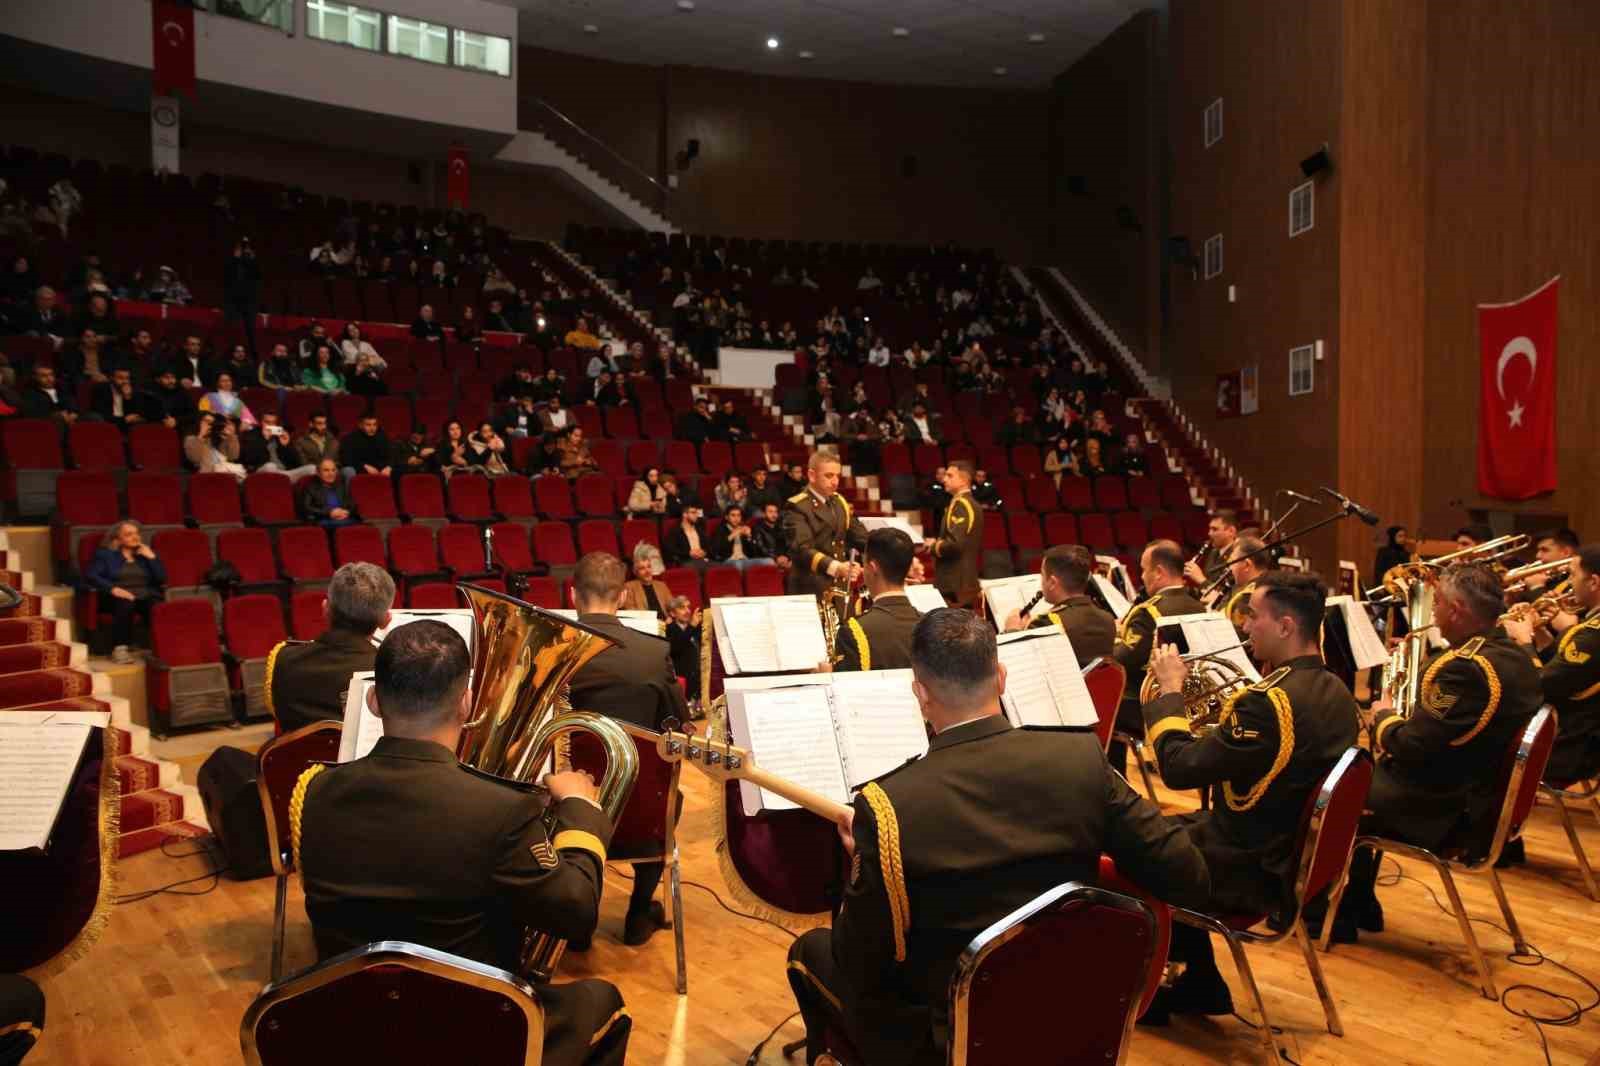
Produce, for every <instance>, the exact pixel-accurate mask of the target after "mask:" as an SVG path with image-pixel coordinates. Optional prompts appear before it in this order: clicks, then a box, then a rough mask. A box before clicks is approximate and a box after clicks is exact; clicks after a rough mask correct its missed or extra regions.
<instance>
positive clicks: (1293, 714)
mask: <svg viewBox="0 0 1600 1066" xmlns="http://www.w3.org/2000/svg"><path fill="white" fill-rule="evenodd" d="M1327 591H1328V590H1327V588H1326V587H1325V586H1324V585H1323V583H1322V580H1321V579H1320V578H1318V577H1317V576H1316V575H1314V574H1291V573H1271V574H1264V575H1262V576H1261V577H1260V578H1259V579H1257V580H1256V582H1255V585H1254V588H1252V589H1251V591H1250V605H1251V610H1250V614H1249V617H1248V618H1247V620H1246V625H1247V626H1248V629H1249V633H1248V635H1249V637H1250V640H1251V643H1252V645H1253V646H1254V647H1255V649H1256V651H1257V654H1258V655H1259V656H1260V657H1261V661H1262V663H1263V670H1264V671H1266V670H1268V669H1270V672H1267V673H1266V674H1265V676H1264V677H1263V678H1262V679H1261V680H1260V682H1258V683H1256V684H1254V685H1251V686H1250V687H1249V688H1248V689H1245V690H1244V691H1242V692H1240V693H1239V694H1238V695H1237V696H1235V697H1233V698H1231V699H1229V700H1228V701H1227V704H1226V706H1225V708H1224V710H1223V713H1222V718H1221V720H1220V721H1219V722H1218V723H1217V727H1216V728H1215V729H1213V730H1210V731H1206V732H1202V733H1200V734H1196V733H1194V732H1191V730H1190V727H1189V721H1188V718H1187V716H1186V715H1185V713H1184V706H1183V681H1184V677H1185V675H1186V674H1187V672H1188V668H1187V666H1186V665H1185V664H1184V662H1183V660H1182V659H1181V658H1180V657H1179V655H1178V650H1177V648H1175V647H1173V646H1171V645H1163V646H1161V647H1160V648H1158V649H1156V651H1155V652H1154V653H1153V655H1152V656H1151V660H1150V670H1151V672H1152V673H1153V674H1154V675H1155V677H1156V680H1157V681H1158V682H1159V683H1160V685H1161V695H1160V696H1158V697H1157V698H1156V699H1155V700H1153V701H1152V702H1150V703H1148V704H1146V705H1145V706H1144V711H1143V713H1144V721H1145V731H1146V736H1147V737H1148V738H1149V744H1150V747H1151V748H1152V749H1154V751H1155V755H1156V761H1157V762H1158V763H1159V764H1160V766H1161V779H1162V780H1163V781H1164V782H1166V784H1167V785H1168V786H1170V787H1172V788H1203V789H1210V790H1211V792H1212V799H1211V809H1210V810H1203V811H1196V812H1194V813H1193V814H1188V815H1184V816H1182V817H1181V818H1180V819H1179V821H1181V822H1182V823H1183V824H1184V825H1186V826H1187V827H1188V830H1189V837H1190V839H1191V840H1193V841H1194V842H1195V845H1196V846H1197V847H1198V848H1199V849H1200V851H1201V853H1202V854H1203V855H1205V858H1206V867H1207V869H1209V870H1210V871H1211V898H1210V899H1209V900H1208V901H1207V902H1206V905H1205V906H1204V907H1203V908H1202V909H1203V910H1205V911H1208V912H1210V913H1233V914H1269V915H1270V914H1280V915H1283V916H1284V917H1285V918H1287V913H1286V912H1287V911H1288V909H1289V907H1290V905H1291V902H1292V899H1293V890H1294V877H1295V874H1296V864H1295V858H1296V854H1295V853H1296V848H1297V846H1298V833H1299V828H1300V817H1301V814H1302V812H1303V811H1304V810H1305V807H1306V800H1307V797H1308V796H1309V795H1310V794H1311V793H1312V792H1313V791H1314V790H1315V789H1316V788H1317V787H1318V786H1319V785H1320V784H1321V782H1322V779H1323V778H1324V777H1325V776H1327V773H1328V771H1329V770H1331V769H1332V768H1333V766H1334V764H1335V763H1336V762H1338V760H1339V757H1340V756H1341V755H1343V754H1344V752H1345V751H1346V750H1347V749H1348V748H1350V747H1351V746H1352V745H1354V744H1355V743H1356V737H1357V732H1358V729H1359V725H1360V718H1359V712H1358V711H1357V709H1356V702H1355V699H1354V698H1353V697H1352V696H1351V695H1350V691H1349V690H1348V689H1346V688H1345V687H1344V685H1343V684H1341V683H1340V681H1339V679H1338V678H1336V677H1334V676H1333V675H1332V674H1330V673H1328V671H1327V670H1325V669H1323V665H1322V656H1321V654H1320V653H1319V651H1318V648H1317V639H1318V635H1319V634H1320V633H1321V630H1322V612H1323V606H1324V603H1325V602H1326V599H1327ZM1172 958H1173V959H1174V960H1175V961H1180V962H1185V963H1187V964H1188V966H1187V968H1186V969H1185V971H1184V974H1183V976H1182V977H1180V978H1179V979H1178V981H1177V982H1176V983H1175V984H1173V986H1172V987H1171V988H1166V989H1162V990H1161V991H1160V992H1159V993H1157V995H1156V999H1155V1002H1154V1003H1152V1004H1151V1005H1150V1010H1149V1011H1148V1012H1146V1014H1145V1017H1144V1022H1145V1024H1161V1023H1162V1022H1163V1021H1164V1020H1165V1018H1166V1016H1167V1015H1168V1014H1169V1013H1180V1014H1184V1013H1198V1014H1230V1013H1232V1011H1233V998H1232V996H1231V995H1230V994H1229V992H1228V986H1227V983H1226V982H1224V981H1223V979H1222V975H1221V974H1220V973H1219V972H1218V970H1217V964H1216V960H1215V958H1214V957H1213V956H1212V952H1211V938H1210V936H1209V935H1208V934H1206V933H1205V932H1204V931H1203V930H1197V929H1193V928H1191V927H1189V926H1186V925H1182V924H1181V923H1174V924H1173V927H1172Z"/></svg>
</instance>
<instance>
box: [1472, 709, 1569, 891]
mask: <svg viewBox="0 0 1600 1066" xmlns="http://www.w3.org/2000/svg"><path fill="white" fill-rule="evenodd" d="M1555 742H1556V712H1555V710H1554V708H1551V707H1548V706H1546V707H1541V708H1539V710H1538V712H1537V713H1535V714H1534V716H1533V717H1532V718H1530V719H1529V720H1528V724H1527V726H1525V727H1524V728H1523V730H1522V732H1521V733H1519V734H1517V736H1516V737H1515V738H1514V739H1513V740H1512V741H1511V746H1510V748H1508V749H1507V751H1506V758H1505V762H1504V763H1502V764H1501V767H1500V780H1499V789H1498V795H1499V796H1500V797H1501V799H1500V802H1499V803H1497V804H1496V805H1495V809H1494V812H1493V814H1494V819H1495V820H1494V821H1493V822H1489V821H1487V820H1486V821H1485V822H1484V823H1483V825H1481V826H1477V827H1475V830H1476V831H1475V832H1474V834H1473V838H1472V839H1471V840H1470V841H1469V842H1468V846H1467V849H1466V850H1467V856H1466V857H1467V860H1468V861H1469V862H1471V863H1473V864H1476V863H1478V862H1494V861H1495V860H1497V859H1499V857H1500V848H1501V847H1502V846H1503V845H1504V844H1505V842H1506V841H1508V840H1510V839H1512V838H1513V837H1515V836H1516V835H1517V834H1518V833H1520V832H1521V831H1522V825H1523V823H1524V822H1526V821H1527V820H1528V812H1529V811H1531V810H1533V801H1534V798H1535V797H1536V796H1538V794H1539V782H1540V781H1542V780H1544V768H1545V766H1546V764H1548V763H1549V761H1550V750H1551V748H1552V747H1554V745H1555Z"/></svg>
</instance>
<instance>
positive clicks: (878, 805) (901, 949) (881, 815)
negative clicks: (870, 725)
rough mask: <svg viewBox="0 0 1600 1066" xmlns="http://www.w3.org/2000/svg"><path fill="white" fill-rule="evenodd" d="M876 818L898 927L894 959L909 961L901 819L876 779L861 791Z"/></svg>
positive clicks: (885, 879) (893, 917)
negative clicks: (901, 856)
mask: <svg viewBox="0 0 1600 1066" xmlns="http://www.w3.org/2000/svg"><path fill="white" fill-rule="evenodd" d="M861 798H862V799H864V800H866V801H867V806H868V807H869V808H870V809H871V810H872V817H873V819H874V820H875V821H876V822H877V823H878V862H879V864H880V865H881V866H882V873H883V891H884V895H885V896H887V897H888V898H889V920H890V923H891V925H892V926H893V928H894V961H895V962H905V961H906V934H907V933H909V932H910V931H911V897H910V895H909V894H908V893H907V891H906V869H905V863H904V862H903V861H902V860H901V858H900V819H899V818H898V817H897V816H896V815H895V813H894V804H892V803H890V802H889V795H888V793H886V792H884V791H883V789H882V788H881V787H880V786H879V785H878V784H877V782H873V783H871V784H868V785H866V786H865V787H864V788H862V790H861Z"/></svg>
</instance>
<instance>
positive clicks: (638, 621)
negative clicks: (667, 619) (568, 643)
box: [550, 607, 661, 637]
mask: <svg viewBox="0 0 1600 1066" xmlns="http://www.w3.org/2000/svg"><path fill="white" fill-rule="evenodd" d="M550 613H551V614H559V615H560V616H561V617H562V618H565V619H567V620H569V621H573V622H576V621H577V620H578V612H577V611H575V610H573V609H572V608H571V607H563V608H561V609H559V610H555V611H551V612H550ZM617 621H619V622H621V623H622V624H623V625H624V626H626V627H627V628H629V629H631V630H633V631H634V632H635V633H646V634H648V635H650V636H652V637H659V636H660V635H661V619H660V618H658V617H656V613H655V612H654V611H618V612H617Z"/></svg>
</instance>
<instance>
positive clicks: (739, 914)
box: [606, 863, 800, 940]
mask: <svg viewBox="0 0 1600 1066" xmlns="http://www.w3.org/2000/svg"><path fill="white" fill-rule="evenodd" d="M606 869H607V870H609V871H610V872H611V873H614V874H616V875H617V876H618V877H621V878H622V879H624V880H626V881H632V880H633V875H632V874H626V873H623V872H622V871H621V870H619V869H617V868H616V867H615V866H613V865H611V864H610V863H607V864H606ZM679 883H680V884H683V885H687V886H689V887H690V888H698V889H699V890H700V891H702V892H709V893H711V898H712V899H714V900H716V901H717V906H719V907H721V908H722V909H723V910H725V911H727V912H728V913H729V914H731V915H733V916H734V917H735V918H744V919H745V920H747V921H752V922H764V923H765V924H767V925H770V926H772V928H774V929H777V930H779V931H781V932H784V933H787V934H789V937H790V938H791V939H793V940H799V939H800V934H799V933H797V932H795V931H794V930H793V929H790V928H789V927H788V926H786V925H781V924H779V923H778V922H775V921H773V920H772V919H771V918H764V917H762V916H761V915H759V914H751V913H749V912H748V911H740V910H734V909H733V908H732V907H730V906H728V904H727V903H726V902H725V901H724V900H723V898H722V897H721V896H720V895H718V894H717V890H716V889H714V888H712V887H711V886H710V885H702V884H701V883H700V882H699V881H683V880H680V881H679Z"/></svg>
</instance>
